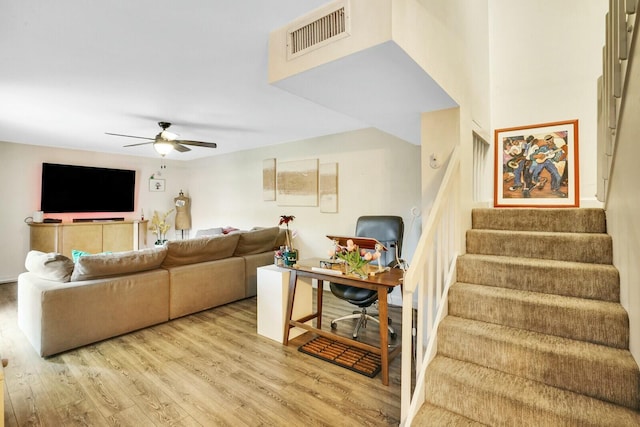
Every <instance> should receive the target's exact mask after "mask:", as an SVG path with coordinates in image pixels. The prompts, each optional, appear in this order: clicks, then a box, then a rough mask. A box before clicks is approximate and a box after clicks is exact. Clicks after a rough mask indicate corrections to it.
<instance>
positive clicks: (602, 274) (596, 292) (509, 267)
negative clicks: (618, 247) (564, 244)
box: [456, 254, 620, 302]
mask: <svg viewBox="0 0 640 427" xmlns="http://www.w3.org/2000/svg"><path fill="white" fill-rule="evenodd" d="M456 277H457V280H458V281H460V282H467V283H475V284H478V285H487V286H498V287H503V288H511V289H520V290H523V291H531V292H543V293H547V294H556V295H565V296H573V297H578V298H588V299H598V300H602V301H611V302H619V301H620V282H619V274H618V270H617V269H616V268H615V267H614V266H612V265H607V264H590V263H583V262H572V261H556V260H539V259H531V258H513V257H504V256H497V255H477V254H466V255H462V256H460V257H459V258H458V263H457V267H456Z"/></svg>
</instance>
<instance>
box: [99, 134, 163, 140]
mask: <svg viewBox="0 0 640 427" xmlns="http://www.w3.org/2000/svg"><path fill="white" fill-rule="evenodd" d="M105 135H113V136H124V137H125V138H138V139H148V140H150V141H153V140H154V139H153V138H147V137H144V136H134V135H123V134H121V133H110V132H105Z"/></svg>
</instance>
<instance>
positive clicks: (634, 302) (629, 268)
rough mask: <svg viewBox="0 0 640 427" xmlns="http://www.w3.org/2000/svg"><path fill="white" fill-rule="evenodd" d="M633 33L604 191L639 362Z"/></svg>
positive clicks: (638, 127) (638, 72) (639, 64)
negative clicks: (624, 94) (618, 120)
mask: <svg viewBox="0 0 640 427" xmlns="http://www.w3.org/2000/svg"><path fill="white" fill-rule="evenodd" d="M637 35H638V31H635V34H634V37H636V40H634V43H633V45H632V50H631V54H630V59H629V62H628V67H629V68H627V72H628V74H627V85H628V86H627V88H626V92H627V94H631V95H629V96H625V97H624V104H623V105H622V107H621V112H620V114H621V117H620V122H619V125H618V130H617V140H616V146H615V155H614V157H613V164H612V165H611V176H610V180H609V181H610V182H609V189H608V192H607V203H606V210H607V229H608V231H609V234H610V235H611V236H612V237H613V263H614V265H615V266H616V267H617V268H618V270H619V272H620V302H621V303H622V306H623V307H624V308H625V309H626V310H627V312H628V313H629V322H630V343H629V347H630V350H631V353H632V354H633V356H634V358H635V360H636V361H637V362H640V286H639V285H640V262H638V254H640V221H639V220H638V212H640V191H639V190H638V183H640V168H639V167H638V159H640V144H639V143H638V135H640V122H639V121H638V117H640V98H639V97H638V96H637V95H636V94H638V93H640V59H639V58H638V56H639V55H640V44H639V43H638V42H637V37H638V36H637Z"/></svg>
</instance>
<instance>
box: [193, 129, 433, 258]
mask: <svg viewBox="0 0 640 427" xmlns="http://www.w3.org/2000/svg"><path fill="white" fill-rule="evenodd" d="M270 158H275V159H276V160H277V162H283V161H291V160H305V159H319V161H320V163H331V162H337V163H338V199H339V202H338V213H321V212H320V208H319V207H317V206H314V207H302V206H295V207H289V206H278V203H277V201H263V200H262V199H263V197H262V161H263V160H264V159H270ZM190 167H191V183H192V184H191V187H190V188H189V192H190V194H191V196H192V213H193V221H194V224H193V226H194V229H197V228H209V227H217V226H234V227H237V228H242V229H247V228H251V227H253V226H264V227H268V226H274V225H277V224H278V220H279V219H280V215H294V216H295V217H296V218H295V220H294V221H293V222H292V223H291V224H290V228H292V229H294V230H297V231H298V236H297V237H296V239H295V240H294V246H295V247H296V249H298V250H300V256H301V257H303V258H307V257H326V254H327V250H328V249H329V246H330V242H329V240H328V239H327V238H326V235H327V234H337V235H350V234H353V232H354V231H355V224H356V220H357V219H358V217H359V216H361V215H399V216H402V217H403V218H404V221H405V229H406V233H405V234H406V235H405V246H404V247H405V251H404V253H403V254H404V255H405V256H410V255H411V254H413V250H414V248H415V242H416V241H417V238H416V236H417V235H418V230H417V226H418V224H414V225H413V227H412V230H409V229H410V227H411V225H412V221H411V219H412V218H411V213H410V212H411V208H412V207H414V206H415V207H419V206H420V147H416V146H414V145H412V144H409V143H406V142H404V141H402V140H400V139H398V138H396V137H393V136H391V135H388V134H385V133H383V132H380V131H378V130H376V129H372V128H370V129H364V130H359V131H353V132H347V133H341V134H336V135H330V136H326V137H321V138H314V139H309V140H304V141H296V142H291V143H286V144H280V145H275V146H272V147H268V148H263V149H256V150H250V151H242V152H238V153H233V154H228V155H223V156H215V157H210V158H206V159H201V160H197V161H193V162H192V164H190Z"/></svg>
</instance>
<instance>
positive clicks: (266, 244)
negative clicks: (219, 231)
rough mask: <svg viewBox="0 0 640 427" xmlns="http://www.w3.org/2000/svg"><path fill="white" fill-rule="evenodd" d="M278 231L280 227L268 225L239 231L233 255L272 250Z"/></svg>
mask: <svg viewBox="0 0 640 427" xmlns="http://www.w3.org/2000/svg"><path fill="white" fill-rule="evenodd" d="M279 231H280V227H269V228H261V229H258V228H255V229H253V230H251V231H246V232H244V233H240V240H239V241H238V246H237V247H236V251H235V253H234V255H236V256H242V255H251V254H259V253H262V252H268V251H272V250H273V248H274V246H275V243H276V237H278V233H279Z"/></svg>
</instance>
